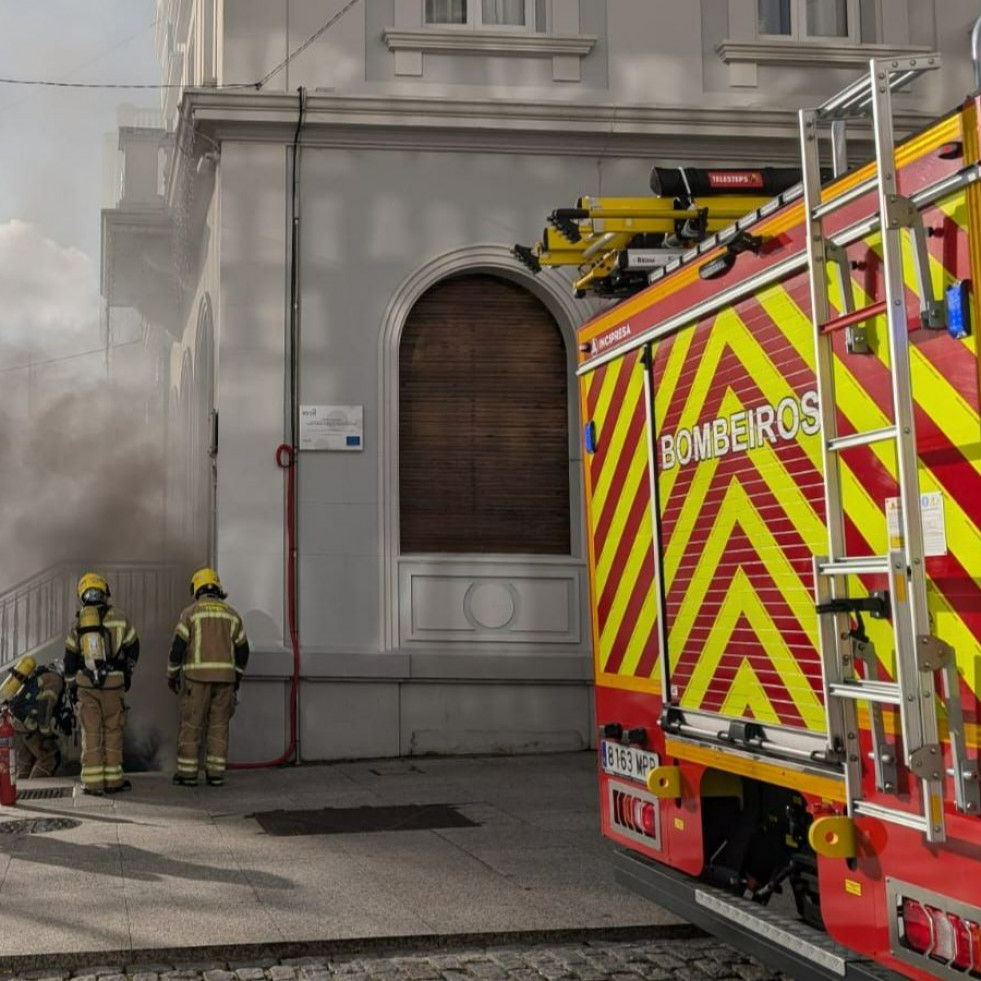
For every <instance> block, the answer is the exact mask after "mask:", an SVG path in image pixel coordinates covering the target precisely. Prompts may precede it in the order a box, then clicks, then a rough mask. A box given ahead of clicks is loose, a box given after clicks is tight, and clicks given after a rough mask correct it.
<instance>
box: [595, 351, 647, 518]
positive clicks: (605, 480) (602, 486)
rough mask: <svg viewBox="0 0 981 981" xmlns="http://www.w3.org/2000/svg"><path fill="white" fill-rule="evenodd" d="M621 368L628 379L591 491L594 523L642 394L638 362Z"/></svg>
mask: <svg viewBox="0 0 981 981" xmlns="http://www.w3.org/2000/svg"><path fill="white" fill-rule="evenodd" d="M621 370H622V371H629V372H630V381H629V382H628V383H627V388H626V391H625V392H624V396H623V405H622V408H621V409H620V411H619V413H618V416H617V419H616V420H615V421H613V420H610V422H611V425H608V426H607V427H606V433H605V436H606V438H607V439H608V440H609V448H608V449H607V451H606V459H605V461H604V463H603V469H602V471H601V472H600V475H599V480H597V481H596V487H595V488H594V490H593V516H594V517H595V519H596V522H597V524H598V523H599V521H600V518H601V517H602V516H603V509H604V508H605V507H606V504H607V495H608V494H609V493H610V487H611V486H612V484H613V474H614V471H615V470H616V463H617V460H619V459H620V455H621V454H622V452H623V446H624V443H625V442H626V440H627V431H628V430H629V429H630V421H631V419H632V418H633V416H634V413H635V411H636V410H637V407H638V405H639V404H640V400H641V399H642V398H643V395H644V372H643V371H642V370H640V366H639V364H638V363H637V362H636V361H635V362H634V363H633V364H632V365H624V366H623V368H622V369H621ZM600 438H602V437H600ZM618 503H619V501H618V500H616V499H614V500H613V502H612V503H611V505H610V506H611V507H616V506H617V504H618Z"/></svg>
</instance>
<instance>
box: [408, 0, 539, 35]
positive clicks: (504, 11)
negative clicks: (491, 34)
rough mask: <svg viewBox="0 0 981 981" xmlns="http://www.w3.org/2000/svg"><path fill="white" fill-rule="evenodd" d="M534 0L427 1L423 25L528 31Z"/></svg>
mask: <svg viewBox="0 0 981 981" xmlns="http://www.w3.org/2000/svg"><path fill="white" fill-rule="evenodd" d="M534 21H535V0H426V23H427V24H439V25H459V26H461V27H473V28H480V27H492V28H502V27H503V28H517V29H520V30H531V29H532V28H533V27H534Z"/></svg>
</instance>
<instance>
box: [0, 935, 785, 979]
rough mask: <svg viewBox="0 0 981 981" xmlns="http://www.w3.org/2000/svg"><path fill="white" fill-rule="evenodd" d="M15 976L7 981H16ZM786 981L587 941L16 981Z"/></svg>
mask: <svg viewBox="0 0 981 981" xmlns="http://www.w3.org/2000/svg"><path fill="white" fill-rule="evenodd" d="M14 977H17V976H11V975H7V976H3V977H2V979H0V981H13V978H14ZM69 978H71V979H73V981H327V979H330V978H342V979H344V981H367V979H375V978H377V979H384V981H470V979H473V981H708V979H713V981H782V979H783V978H784V976H783V975H781V974H778V973H777V972H774V971H770V970H768V969H767V968H765V967H763V966H762V965H760V964H759V963H758V962H756V961H754V960H752V959H750V958H749V957H746V956H745V955H743V954H741V953H739V952H738V951H735V950H733V949H732V948H730V947H727V946H725V945H723V944H720V943H718V942H717V941H714V940H710V939H690V940H670V941H663V940H662V941H587V942H580V943H563V944H554V945H553V944H547V943H545V944H534V945H530V944H528V945H521V946H504V947H490V948H484V949H481V948H476V947H474V948H468V949H463V950H455V951H454V950H440V951H435V952H427V951H419V952H412V953H406V952H402V953H392V952H387V953H380V954H376V955H365V954H359V955H344V956H338V957H324V958H319V957H303V958H297V959H292V960H283V961H275V960H262V961H253V962H249V963H219V962H213V963H204V964H187V965H179V964H178V965H174V964H153V965H150V964H148V965H123V964H115V965H113V964H107V965H104V966H101V967H94V968H87V969H86V970H84V971H77V972H73V973H68V972H58V971H52V972H48V971H45V970H43V969H41V970H33V971H30V972H27V973H25V974H23V975H20V976H19V977H18V978H17V981H29V979H30V981H68V979H69Z"/></svg>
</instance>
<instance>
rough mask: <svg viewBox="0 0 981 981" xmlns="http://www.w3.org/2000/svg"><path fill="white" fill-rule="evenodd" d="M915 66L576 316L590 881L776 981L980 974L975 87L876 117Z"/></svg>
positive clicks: (814, 118) (869, 80)
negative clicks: (822, 156)
mask: <svg viewBox="0 0 981 981" xmlns="http://www.w3.org/2000/svg"><path fill="white" fill-rule="evenodd" d="M938 65H939V58H937V57H936V56H926V57H917V58H913V59H908V60H904V61H901V62H897V61H873V62H872V64H871V72H870V74H869V75H868V76H866V77H864V78H862V79H860V80H859V81H858V82H856V83H855V84H854V85H852V86H850V87H849V88H848V89H846V90H845V91H844V92H842V93H840V94H839V95H838V96H836V97H835V98H834V99H832V100H830V101H829V102H827V103H826V104H825V105H823V106H821V107H820V108H818V109H814V110H806V111H803V112H802V113H801V115H800V124H801V150H802V159H803V163H802V170H801V175H802V180H801V182H800V183H799V184H798V185H797V186H796V187H795V188H793V189H790V190H787V191H785V192H784V193H782V194H780V195H779V196H778V197H777V198H775V199H773V200H772V201H769V202H768V203H766V204H764V205H762V206H759V207H757V208H756V209H755V210H753V211H752V212H751V213H750V214H748V215H746V216H745V217H744V218H742V219H741V220H739V221H737V222H736V224H735V225H732V226H731V227H729V228H727V229H725V230H721V231H716V232H714V233H713V234H711V235H709V236H708V237H706V238H705V239H704V240H703V241H701V242H700V243H699V244H698V245H696V246H695V247H692V248H690V249H689V250H688V251H687V252H685V253H684V254H682V255H679V256H677V257H675V258H673V259H672V260H671V261H669V262H668V263H667V264H666V265H664V266H662V267H661V268H658V269H656V270H655V271H654V272H653V273H651V274H650V285H649V286H647V288H646V289H644V290H643V291H642V292H638V293H636V294H635V295H633V296H631V297H630V298H629V299H626V300H624V301H623V302H620V303H619V304H617V305H616V306H613V307H611V308H610V309H609V310H608V311H607V312H605V313H602V314H601V315H599V316H597V317H595V318H594V319H592V320H591V321H590V322H588V323H586V324H585V325H584V326H583V327H582V328H581V329H580V332H579V338H578V339H579V369H578V370H579V379H580V399H581V410H582V420H583V424H584V441H585V453H584V468H585V487H586V501H587V517H588V541H589V560H590V574H591V586H592V596H593V610H592V617H593V641H594V651H595V668H596V708H597V722H598V724H599V727H600V730H601V732H600V787H601V801H602V822H603V832H604V834H605V835H606V836H608V837H609V838H610V839H612V841H613V842H615V843H616V844H617V845H618V846H620V847H619V848H618V849H617V851H616V858H615V863H616V868H617V875H618V877H619V878H620V879H621V881H623V882H625V883H628V884H629V885H631V886H632V887H634V888H636V889H638V890H640V891H642V892H644V893H645V894H647V895H649V896H650V897H651V898H652V899H654V900H655V901H657V902H659V903H661V904H662V905H665V906H668V907H669V908H673V909H675V910H677V911H678V912H680V913H681V914H683V915H684V916H685V917H686V918H688V919H689V920H691V921H693V922H695V923H697V924H699V925H701V926H704V927H705V928H707V929H709V930H710V931H712V932H714V933H717V934H720V935H722V936H724V937H726V938H727V939H729V940H730V941H732V942H734V943H736V944H739V945H743V946H747V947H748V948H749V949H751V950H752V951H753V952H755V953H756V954H758V955H759V956H761V957H762V958H764V959H765V960H768V961H770V962H771V963H773V964H774V965H776V966H777V967H780V968H781V969H783V970H785V971H786V972H787V973H788V975H790V976H791V977H794V978H798V979H809V978H831V977H844V978H853V977H855V978H865V977H880V978H881V977H883V976H885V975H886V972H885V971H884V968H888V969H890V970H891V971H894V972H898V973H899V974H900V975H902V976H906V977H911V978H934V977H941V978H947V977H956V978H981V785H979V780H978V724H979V718H978V712H979V695H981V421H979V401H981V398H979V386H981V371H979V359H978V338H977V330H978V324H979V316H978V315H979V312H981V311H979V309H978V303H977V284H978V283H979V282H981V183H979V176H981V170H979V162H981V154H979V144H981V98H979V97H974V98H971V99H969V100H968V101H967V102H966V104H965V105H964V106H963V107H962V108H960V109H959V110H957V111H955V112H953V113H951V114H950V115H948V116H946V117H944V118H942V119H940V120H938V121H936V123H935V124H933V125H931V126H930V127H929V128H928V129H926V130H925V131H923V132H921V133H919V134H917V135H914V136H913V137H911V138H909V139H907V140H906V141H905V142H902V143H900V144H899V145H896V144H895V142H894V136H893V121H892V115H891V92H892V91H893V90H894V89H895V88H896V87H899V86H903V85H906V84H907V83H909V82H911V81H912V80H913V79H915V78H916V77H917V76H918V75H919V74H921V73H922V72H925V71H929V70H932V69H934V68H936V67H937V66H938ZM869 113H871V115H872V121H873V125H872V128H871V130H870V131H869V132H871V135H872V138H873V139H874V142H875V148H876V159H875V160H874V161H873V162H872V163H870V164H868V165H866V166H864V167H861V168H857V169H853V170H850V171H849V170H847V168H845V167H844V166H843V161H842V160H841V158H840V155H838V154H836V156H837V157H838V159H836V161H835V162H836V168H837V172H838V173H839V175H840V176H838V177H837V178H835V179H833V180H832V181H831V182H829V183H824V184H822V174H821V170H820V167H819V150H818V148H819V143H820V140H819V137H820V138H823V135H824V133H825V130H826V128H827V127H830V128H831V129H832V130H833V135H834V136H835V137H836V139H835V140H834V141H833V142H834V145H835V147H836V148H840V146H841V143H840V141H839V140H837V137H838V136H839V135H840V132H841V129H842V127H843V124H844V123H845V122H846V121H847V120H849V119H852V118H853V117H860V116H862V115H863V114H864V115H868V114H869ZM972 284H973V287H974V288H973V289H972Z"/></svg>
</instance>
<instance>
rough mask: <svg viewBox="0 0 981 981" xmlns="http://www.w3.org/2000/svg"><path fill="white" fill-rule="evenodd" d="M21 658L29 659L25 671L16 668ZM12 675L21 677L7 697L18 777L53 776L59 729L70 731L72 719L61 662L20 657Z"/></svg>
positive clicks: (58, 759)
mask: <svg viewBox="0 0 981 981" xmlns="http://www.w3.org/2000/svg"><path fill="white" fill-rule="evenodd" d="M24 661H29V662H30V666H29V670H30V673H29V674H26V675H25V674H23V673H21V672H20V671H19V670H18V669H19V668H21V667H22V662H24ZM11 675H12V676H13V677H15V678H18V679H20V684H19V685H18V686H17V690H16V693H15V694H13V695H12V697H10V698H9V699H8V701H7V707H8V708H9V710H10V716H11V722H12V724H13V727H14V729H15V730H16V732H17V736H16V739H15V747H16V750H17V777H18V778H19V779H36V778H38V777H53V776H54V775H55V772H56V771H57V769H58V767H59V765H60V764H61V749H60V747H59V745H58V732H59V731H60V732H62V733H64V734H65V735H66V736H67V735H70V734H71V731H72V723H73V721H74V720H73V715H72V710H71V706H70V705H69V704H68V699H67V697H66V690H65V680H64V675H63V669H62V666H61V664H60V663H58V662H57V661H54V662H52V663H51V664H50V665H44V664H39V665H35V664H34V659H33V658H22V659H21V661H18V662H17V664H15V665H14V668H13V670H12V671H11Z"/></svg>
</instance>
